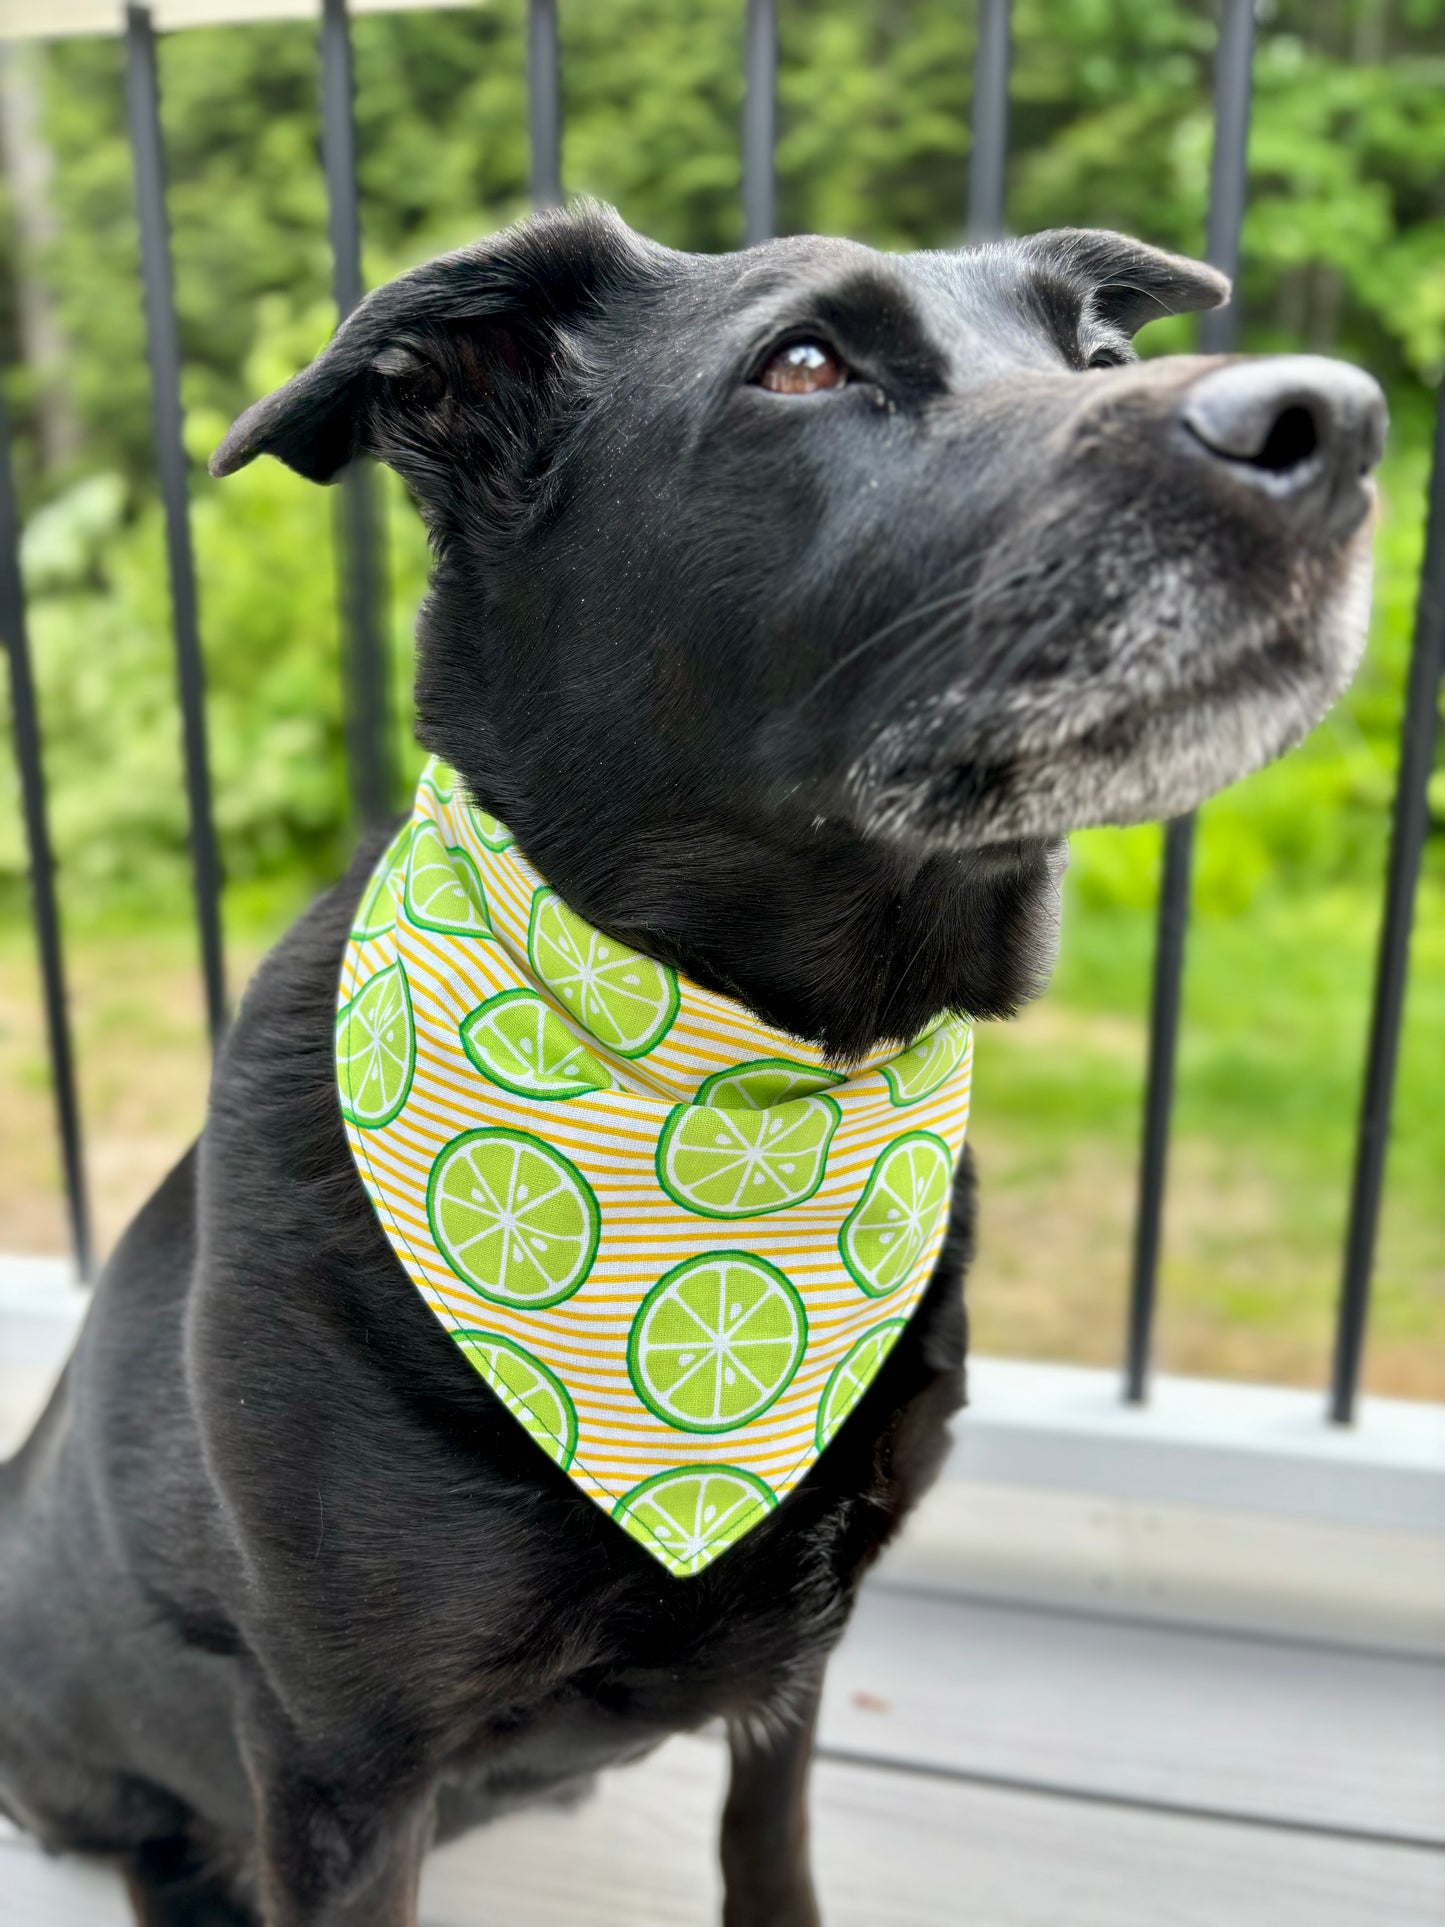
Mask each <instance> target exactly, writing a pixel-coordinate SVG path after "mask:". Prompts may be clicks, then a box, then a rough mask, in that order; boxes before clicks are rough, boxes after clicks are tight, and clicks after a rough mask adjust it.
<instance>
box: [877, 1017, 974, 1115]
mask: <svg viewBox="0 0 1445 1927" xmlns="http://www.w3.org/2000/svg"><path fill="white" fill-rule="evenodd" d="M968 1038H969V1028H968V1025H967V1024H966V1023H964V1022H963V1020H962V1019H961V1018H945V1020H944V1021H943V1023H941V1024H940V1025H939V1026H938V1028H937V1029H936V1030H931V1031H930V1032H929V1033H928V1035H927V1036H926V1037H920V1038H919V1040H918V1042H917V1043H916V1044H913V1045H910V1047H909V1048H908V1049H907V1050H906V1051H904V1052H903V1053H902V1055H901V1056H899V1057H895V1058H894V1060H893V1062H892V1063H891V1064H884V1065H883V1066H882V1070H883V1075H884V1078H885V1079H886V1080H887V1084H888V1094H889V1096H890V1097H891V1098H892V1100H893V1102H894V1103H895V1104H897V1105H900V1106H901V1105H904V1104H916V1103H917V1102H918V1100H919V1099H920V1098H923V1097H927V1096H928V1095H929V1094H930V1092H932V1091H936V1090H937V1089H938V1087H939V1085H940V1084H946V1083H947V1082H948V1080H949V1078H950V1077H952V1076H953V1073H954V1072H955V1071H956V1070H957V1069H958V1067H959V1065H960V1064H961V1063H962V1062H963V1060H964V1057H965V1055H966V1053H967V1051H968Z"/></svg>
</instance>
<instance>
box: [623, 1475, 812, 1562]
mask: <svg viewBox="0 0 1445 1927" xmlns="http://www.w3.org/2000/svg"><path fill="white" fill-rule="evenodd" d="M777 1503H778V1500H777V1495H776V1494H775V1493H774V1492H772V1491H770V1490H769V1488H768V1487H767V1486H765V1485H764V1484H763V1482H762V1480H761V1479H759V1478H756V1477H755V1476H754V1475H753V1474H752V1473H751V1472H744V1471H743V1470H742V1469H741V1467H739V1466H735V1465H715V1466H712V1467H710V1468H709V1469H708V1470H707V1471H702V1472H697V1471H693V1470H691V1469H690V1468H689V1467H687V1466H679V1467H678V1468H677V1469H676V1470H675V1471H672V1472H655V1473H654V1474H653V1476H652V1477H651V1478H650V1479H644V1480H643V1481H642V1484H641V1485H635V1486H634V1487H633V1488H632V1490H631V1491H630V1492H629V1493H627V1494H626V1495H625V1496H624V1497H623V1498H621V1499H619V1500H618V1502H617V1505H616V1507H615V1508H614V1510H613V1513H612V1516H613V1518H614V1519H615V1520H616V1521H617V1523H618V1524H619V1525H620V1526H621V1527H622V1529H623V1531H624V1532H628V1533H630V1534H631V1535H632V1537H633V1538H634V1539H636V1540H638V1541H639V1543H640V1544H642V1545H644V1546H646V1547H647V1549H648V1551H649V1552H651V1553H656V1554H659V1555H660V1556H661V1558H662V1561H663V1563H664V1565H666V1567H667V1569H668V1571H669V1572H671V1573H674V1574H675V1575H676V1576H677V1578H679V1579H688V1578H690V1577H691V1576H692V1574H693V1573H695V1572H701V1570H702V1568H703V1567H704V1566H707V1565H711V1564H712V1562H713V1560H714V1559H716V1558H717V1557H718V1555H719V1554H720V1553H724V1552H726V1551H727V1549H728V1547H729V1546H734V1545H736V1544H737V1542H738V1540H739V1539H741V1538H742V1536H743V1534H744V1533H745V1532H748V1531H749V1530H750V1529H751V1528H752V1527H753V1526H755V1525H757V1524H758V1522H759V1521H760V1520H762V1519H764V1518H766V1516H767V1515H768V1513H770V1512H771V1511H772V1510H773V1508H774V1507H775V1506H776V1505H777Z"/></svg>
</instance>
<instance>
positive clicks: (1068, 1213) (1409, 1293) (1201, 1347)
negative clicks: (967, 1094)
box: [0, 813, 1445, 1398]
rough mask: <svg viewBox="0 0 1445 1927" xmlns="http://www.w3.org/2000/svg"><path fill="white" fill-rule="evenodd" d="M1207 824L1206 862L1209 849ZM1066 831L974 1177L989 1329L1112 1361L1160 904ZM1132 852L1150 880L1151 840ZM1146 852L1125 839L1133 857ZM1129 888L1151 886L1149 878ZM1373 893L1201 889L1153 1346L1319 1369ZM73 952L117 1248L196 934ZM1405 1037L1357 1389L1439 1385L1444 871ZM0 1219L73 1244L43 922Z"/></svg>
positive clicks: (977, 1300) (179, 1036)
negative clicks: (53, 1079)
mask: <svg viewBox="0 0 1445 1927" xmlns="http://www.w3.org/2000/svg"><path fill="white" fill-rule="evenodd" d="M1210 834H1211V824H1210V821H1209V818H1208V814H1207V813H1206V819H1205V822H1204V826H1203V831H1202V845H1201V871H1202V873H1203V874H1204V875H1205V876H1206V877H1207V870H1208V864H1209V862H1210V861H1211V858H1210V854H1209V849H1208V842H1209V837H1210ZM1134 835H1135V833H1132V832H1129V833H1124V834H1123V835H1121V834H1120V833H1116V832H1110V833H1105V834H1102V835H1100V836H1097V837H1086V838H1081V839H1079V849H1078V862H1077V865H1076V871H1075V876H1074V881H1073V883H1072V884H1071V886H1070V890H1069V900H1068V908H1067V912H1066V917H1065V929H1064V941H1063V946H1062V952H1061V957H1060V963H1059V968H1058V972H1057V974H1056V977H1055V981H1054V984H1053V987H1052V988H1051V990H1050V991H1049V992H1048V994H1047V995H1046V996H1045V997H1044V998H1043V999H1042V1000H1041V1001H1040V1002H1039V1003H1038V1004H1036V1005H1034V1006H1033V1007H1032V1008H1031V1009H1030V1010H1029V1011H1027V1012H1026V1013H1025V1014H1024V1016H1023V1017H1022V1018H1021V1019H1019V1020H1018V1021H1017V1022H1016V1023H1013V1024H994V1025H988V1026H985V1027H983V1029H982V1032H981V1035H980V1038H979V1046H978V1075H977V1080H976V1086H975V1092H976V1095H975V1111H974V1121H973V1125H972V1136H973V1141H974V1144H975V1148H976V1150H977V1152H978V1155H979V1160H980V1166H981V1171H982V1175H983V1187H984V1188H983V1212H982V1240H981V1251H980V1258H979V1263H978V1267H977V1270H976V1273H975V1275H974V1279H973V1282H972V1285H971V1302H972V1306H973V1314H974V1337H975V1344H976V1346H977V1347H978V1348H979V1349H981V1350H989V1351H997V1352H1007V1353H1011V1354H1014V1355H1019V1356H1034V1357H1051V1358H1063V1359H1080V1360H1089V1361H1093V1362H1098V1363H1113V1362H1115V1361H1116V1360H1117V1359H1118V1357H1119V1354H1120V1348H1121V1344H1122V1333H1123V1323H1124V1311H1125V1299H1126V1289H1127V1278H1128V1270H1129V1251H1130V1237H1131V1233H1132V1223H1133V1208H1134V1193H1135V1182H1136V1170H1137V1161H1138V1146H1139V1129H1140V1101H1141V1093H1142V1088H1143V1075H1144V1056H1145V1012H1146V1010H1147V1005H1148V991H1149V979H1150V971H1151V967H1152V951H1153V908H1152V905H1151V904H1150V903H1149V902H1148V901H1147V900H1146V901H1140V902H1137V903H1134V904H1132V905H1120V904H1119V903H1117V902H1115V903H1112V904H1103V905H1101V904H1099V903H1098V902H1096V901H1091V897H1093V896H1094V895H1096V894H1097V892H1096V890H1095V889H1094V886H1093V884H1091V881H1090V879H1091V876H1093V875H1094V874H1095V872H1096V870H1097V866H1098V863H1099V862H1100V860H1101V857H1100V851H1101V850H1104V851H1111V852H1113V855H1111V856H1110V857H1109V858H1108V859H1107V860H1108V861H1114V860H1116V858H1117V856H1118V848H1119V846H1120V845H1121V844H1124V843H1126V842H1127V840H1128V838H1130V837H1133V836H1134ZM1146 856H1147V859H1148V860H1146V861H1145V862H1144V863H1143V865H1142V869H1143V871H1144V872H1145V873H1147V871H1148V869H1149V867H1150V863H1151V862H1152V853H1146ZM1137 857H1138V852H1137V851H1136V852H1135V853H1134V857H1133V858H1131V861H1132V860H1135V859H1136V858H1137ZM1139 894H1141V895H1142V896H1144V897H1146V898H1147V895H1148V892H1147V890H1144V891H1141V892H1140V893H1139ZM295 907H296V903H295V900H294V897H293V895H292V893H290V892H279V891H278V892H274V893H273V892H256V891H252V892H251V893H249V894H246V895H237V894H233V895H232V897H231V898H230V899H229V900H228V917H227V928H228V937H229V939H230V948H231V953H232V955H231V971H232V990H233V995H234V993H235V992H236V991H237V990H239V988H240V985H241V983H242V981H243V980H244V976H245V974H246V973H247V972H248V971H249V970H250V968H252V967H253V965H254V962H255V960H256V958H257V957H258V956H259V955H260V953H261V951H262V950H263V949H264V947H265V945H266V943H267V942H269V940H270V939H271V938H272V937H273V936H274V935H275V934H277V933H279V931H280V929H281V928H283V927H284V926H285V924H286V922H287V921H289V918H290V915H291V914H292V912H293V910H294V908H295ZM1378 917H1379V895H1378V891H1377V890H1375V891H1372V890H1368V889H1366V888H1364V887H1363V886H1362V885H1359V884H1344V883H1340V884H1334V885H1330V886H1328V887H1317V888H1308V889H1306V888H1296V889H1293V890H1291V889H1288V888H1286V889H1283V890H1281V889H1271V890H1270V891H1268V892H1261V893H1257V894H1255V895H1254V896H1253V897H1252V898H1251V899H1250V900H1249V901H1247V902H1246V903H1245V904H1244V905H1243V907H1240V908H1236V909H1233V910H1229V911H1224V910H1221V909H1220V908H1219V907H1218V906H1217V904H1215V905H1214V906H1213V907H1211V906H1210V905H1209V904H1208V903H1206V904H1204V905H1203V906H1202V907H1201V909H1200V912H1199V914H1197V915H1196V917H1195V918H1194V920H1193V923H1192V926H1191V929H1190V933H1189V944H1188V952H1187V971H1186V980H1185V999H1184V1003H1185V1009H1184V1022H1183V1031H1182V1038H1181V1048H1180V1058H1179V1082H1178V1092H1177V1102H1176V1108H1175V1114H1174V1129H1173V1138H1172V1143H1171V1163H1170V1184H1169V1193H1168V1208H1167V1214H1166V1226H1165V1249H1164V1257H1163V1263H1162V1267H1161V1292H1160V1314H1159V1359H1160V1362H1161V1364H1162V1365H1164V1366H1166V1367H1171V1368H1174V1369H1180V1370H1187V1371H1195V1372H1209V1373H1219V1374H1225V1375H1236V1376H1241V1377H1249V1378H1258V1379H1267V1380H1275V1381H1283V1382H1294V1383H1299V1384H1305V1385H1319V1384H1321V1383H1323V1381H1324V1377H1325V1374H1326V1372H1327V1369H1328V1360H1329V1349H1330V1343H1331V1337H1332V1332H1333V1317H1334V1304H1335V1297H1336V1293H1337V1289H1338V1279H1339V1270H1340V1250H1341V1242H1342V1239H1343V1234H1344V1221H1345V1212H1346V1202H1347V1196H1348V1185H1349V1178H1350V1167H1351V1160H1352V1156H1353V1147H1354V1136H1355V1126H1356V1118H1357V1113H1358V1105H1359V1094H1360V1087H1361V1078H1362V1072H1363V1066H1364V1056H1365V1040H1366V1035H1367V1030H1368V1021H1369V1004H1370V993H1371V985H1372V981H1373V973H1374V955H1375V946H1376V942H1377V937H1378ZM69 939H70V941H69V954H70V964H71V971H72V977H73V979H74V982H75V985H76V1000H75V1001H76V1022H77V1032H78V1038H79V1058H80V1064H81V1070H82V1085H83V1098H84V1105H85V1122H86V1129H87V1141H88V1147H89V1150H90V1153H91V1157H92V1164H93V1173H94V1184H95V1189H96V1192H97V1205H98V1217H99V1219H100V1225H101V1233H102V1241H103V1242H104V1243H107V1244H108V1243H109V1242H111V1241H113V1239H114V1237H115V1236H116V1235H117V1234H118V1232H119V1230H120V1228H121V1227H122V1225H123V1224H124V1222H125V1220H126V1219H127V1217H128V1216H129V1215H130V1213H131V1212H132V1211H133V1210H134V1209H135V1208H136V1206H137V1205H138V1204H139V1203H140V1202H141V1200H142V1199H143V1197H144V1196H145V1195H146V1193H147V1192H148V1191H149V1189H150V1188H151V1187H152V1186H153V1185H154V1183H155V1182H156V1181H157V1180H158V1179H159V1177H160V1176H161V1175H162V1173H163V1172H164V1170H165V1169H166V1168H167V1166H168V1165H169V1163H170V1162H171V1160H172V1159H173V1158H174V1157H175V1156H176V1155H177V1154H178V1153H179V1151H180V1150H181V1149H182V1148H183V1147H184V1145H185V1143H186V1142H187V1140H188V1139H189V1137H190V1136H191V1134H192V1133H193V1132H194V1130H195V1129H196V1128H197V1125H198V1123H199V1120H200V1115H201V1102H202V1093H203V1089H204V1079H205V1046H204V1040H203V1035H202V1026H201V1011H200V998H199V989H198V973H197V968H196V963H195V944H194V936H193V933H192V932H191V930H190V929H189V928H188V927H187V926H186V925H185V924H183V923H179V922H176V921H174V920H167V921H166V922H164V923H163V924H160V925H156V926H151V927H147V926H146V925H144V924H142V923H140V922H127V921H126V920H124V919H121V918H118V917H116V916H115V915H113V914H109V915H107V916H105V917H104V918H101V919H98V920H96V921H91V920H89V919H87V918H86V917H85V915H84V912H83V906H80V905H73V906H72V907H71V917H70V922H69ZM1411 961H1412V967H1411V976H1410V991H1409V998H1408V1004H1407V1014H1406V1022H1405V1028H1404V1035H1403V1039H1402V1049H1401V1058H1400V1076H1399V1086H1398V1095H1397V1103H1396V1113H1395V1131H1394V1135H1393V1139H1392V1143H1391V1147H1390V1157H1389V1165H1388V1173H1387V1187H1386V1199H1385V1209H1384V1214H1383V1221H1382V1225H1381V1235H1380V1244H1379V1257H1378V1263H1377V1267H1376V1280H1375V1291H1374V1301H1373V1306H1372V1314H1371V1331H1370V1345H1369V1351H1368V1357H1367V1372H1366V1379H1367V1384H1368V1385H1369V1386H1370V1387H1372V1388H1373V1389H1374V1390H1376V1391H1380V1392H1386V1391H1388V1392H1392V1393H1397V1394H1401V1395H1405V1396H1420V1397H1437V1398H1439V1397H1445V1102H1442V1099H1441V1089H1440V1087H1441V1079H1442V1071H1445V882H1442V881H1441V880H1440V879H1439V878H1438V877H1431V878H1430V879H1428V880H1427V883H1426V884H1425V886H1424V887H1423V888H1422V891H1421V896H1420V903H1419V912H1418V916H1417V920H1416V927H1415V932H1414V942H1413V950H1412V960H1411ZM0 1089H3V1091H4V1096H5V1102H4V1109H3V1132H0V1135H3V1138H4V1144H5V1154H4V1156H0V1223H3V1224H5V1225H7V1226H8V1227H10V1231H9V1235H8V1236H7V1238H6V1242H7V1243H14V1244H17V1245H21V1246H25V1247H27V1248H30V1249H60V1248H61V1247H62V1243H63V1225H62V1219H61V1214H60V1211H59V1209H58V1203H57V1192H56V1186H57V1176H56V1161H55V1158H54V1155H53V1124H52V1119H51V1107H50V1098H49V1090H48V1082H47V1078H46V1060H45V1048H44V1037H43V1030H42V1027H41V1022H40V1011H39V1003H38V997H37V995H36V984H35V968H34V958H33V951H32V947H31V942H30V938H29V933H28V931H27V930H26V929H25V928H24V927H23V926H18V925H14V924H11V925H10V926H9V927H8V928H6V929H5V930H4V931H0Z"/></svg>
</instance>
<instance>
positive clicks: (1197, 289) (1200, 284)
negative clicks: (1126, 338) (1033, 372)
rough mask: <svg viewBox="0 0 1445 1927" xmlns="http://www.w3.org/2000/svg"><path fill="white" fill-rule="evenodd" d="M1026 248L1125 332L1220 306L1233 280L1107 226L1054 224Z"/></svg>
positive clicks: (1097, 312) (1031, 256) (1094, 311)
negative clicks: (1076, 226)
mask: <svg viewBox="0 0 1445 1927" xmlns="http://www.w3.org/2000/svg"><path fill="white" fill-rule="evenodd" d="M1023 246H1024V251H1025V253H1026V255H1027V256H1028V258H1029V259H1030V261H1031V262H1033V263H1036V264H1037V265H1038V266H1040V267H1043V268H1047V269H1051V270H1053V272H1055V273H1056V274H1061V275H1063V276H1065V277H1066V278H1067V279H1069V280H1071V281H1074V282H1075V283H1077V284H1079V287H1080V292H1081V294H1082V295H1083V297H1084V299H1085V300H1086V302H1087V304H1088V307H1089V311H1090V312H1091V313H1092V314H1093V315H1095V316H1097V317H1098V319H1099V320H1101V321H1105V322H1108V323H1109V324H1110V325H1111V326H1113V327H1116V328H1122V329H1123V330H1124V331H1125V332H1126V333H1127V334H1131V335H1132V334H1137V332H1138V331H1139V329H1140V328H1142V327H1143V326H1144V324H1145V322H1146V321H1157V320H1158V319H1159V317H1160V316H1161V315H1166V314H1192V313H1193V312H1194V311H1195V310H1196V309H1199V308H1218V307H1221V306H1222V305H1223V304H1224V302H1226V301H1227V300H1228V299H1229V292H1230V287H1229V278H1228V276H1227V275H1223V274H1221V273H1220V272H1219V270H1218V269H1217V268H1211V267H1209V266H1207V265H1206V264H1205V263H1204V262H1203V261H1191V260H1190V259H1189V257H1188V255H1184V254H1169V253H1167V252H1166V251H1165V250H1164V249H1163V248H1155V247H1150V246H1149V244H1148V243H1147V242H1145V241H1133V240H1131V239H1130V238H1129V236H1128V235H1127V234H1114V233H1112V232H1111V231H1110V230H1109V229H1107V228H1054V229H1052V230H1051V231H1050V232H1048V233H1046V234H1035V235H1034V236H1032V237H1031V239H1029V240H1027V241H1025V242H1024V244H1023Z"/></svg>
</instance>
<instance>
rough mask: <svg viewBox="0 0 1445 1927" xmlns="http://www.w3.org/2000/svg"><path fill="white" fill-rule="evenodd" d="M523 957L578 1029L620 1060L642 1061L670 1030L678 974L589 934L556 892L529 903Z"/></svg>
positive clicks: (543, 892)
mask: <svg viewBox="0 0 1445 1927" xmlns="http://www.w3.org/2000/svg"><path fill="white" fill-rule="evenodd" d="M527 954H528V955H529V956H530V957H531V959H532V968H533V969H534V970H535V971H536V973H537V975H538V976H539V977H540V978H541V979H542V981H543V983H544V984H546V986H547V988H548V989H549V990H550V991H552V992H553V994H554V995H555V996H556V997H558V998H559V999H560V1000H561V1002H562V1003H564V1004H565V1005H566V1006H567V1008H568V1010H570V1011H571V1013H572V1015H573V1016H574V1017H575V1018H576V1019H577V1021H578V1023H579V1024H584V1025H585V1026H586V1028H587V1029H588V1030H590V1031H591V1032H592V1035H593V1036H594V1037H596V1038H597V1039H598V1041H599V1042H601V1043H603V1044H606V1045H608V1046H609V1047H610V1048H611V1049H612V1050H615V1051H616V1052H617V1054H618V1056H619V1057H642V1056H644V1055H645V1054H646V1053H647V1052H648V1051H650V1050H653V1049H654V1048H655V1047H656V1046H657V1045H658V1044H659V1043H661V1041H662V1039H663V1038H664V1037H665V1036H666V1035H667V1033H668V1031H669V1030H670V1029H671V1028H672V1020H673V1019H674V1017H676V1015H677V1006H678V1002H679V994H678V988H677V972H676V971H675V970H669V969H668V968H667V967H666V966H665V965H663V964H659V963H654V962H653V961H652V959H651V958H650V957H644V956H642V955H640V954H639V952H637V951H636V950H629V949H628V948H627V945H626V944H622V943H619V942H618V941H617V939H616V938H615V937H605V936H604V935H603V934H602V932H601V931H600V930H594V929H593V928H592V926H591V924H590V923H584V922H583V920H582V918H581V917H579V916H576V915H574V913H573V912H572V911H571V910H569V909H568V908H567V906H566V904H565V903H563V901H562V899H561V898H560V897H559V896H558V895H557V892H556V891H555V890H539V891H538V892H537V894H536V896H535V897H534V898H533V899H532V921H531V925H530V927H529V928H528V931H527Z"/></svg>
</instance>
